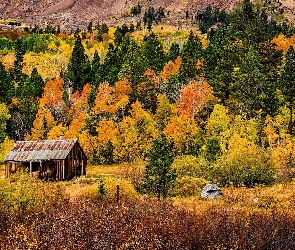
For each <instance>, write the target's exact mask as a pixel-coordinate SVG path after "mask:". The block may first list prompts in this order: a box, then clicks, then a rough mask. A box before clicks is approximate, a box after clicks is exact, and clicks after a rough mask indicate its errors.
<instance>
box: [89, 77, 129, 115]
mask: <svg viewBox="0 0 295 250" xmlns="http://www.w3.org/2000/svg"><path fill="white" fill-rule="evenodd" d="M130 92H131V86H130V84H129V83H128V82H127V81H126V80H122V81H119V82H117V83H116V85H115V87H111V86H109V84H108V83H106V82H105V83H102V84H100V85H99V87H98V91H97V94H96V99H95V105H94V107H93V109H92V112H93V113H94V114H96V115H98V114H105V115H107V114H111V116H115V115H116V113H117V112H118V110H120V109H124V108H125V107H126V105H127V104H128V102H129V97H128V95H129V93H130Z"/></svg>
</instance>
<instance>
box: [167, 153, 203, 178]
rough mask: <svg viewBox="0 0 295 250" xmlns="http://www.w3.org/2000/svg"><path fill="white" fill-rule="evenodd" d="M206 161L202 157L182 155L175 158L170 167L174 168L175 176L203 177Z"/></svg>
mask: <svg viewBox="0 0 295 250" xmlns="http://www.w3.org/2000/svg"><path fill="white" fill-rule="evenodd" d="M207 165H208V163H207V162H206V160H205V159H204V158H202V157H199V158H197V157H195V156H192V155H184V156H179V157H177V158H175V160H174V161H173V163H172V165H171V168H174V169H176V173H177V176H180V177H181V176H191V177H199V178H201V177H204V176H205V175H206V174H205V172H206V167H207Z"/></svg>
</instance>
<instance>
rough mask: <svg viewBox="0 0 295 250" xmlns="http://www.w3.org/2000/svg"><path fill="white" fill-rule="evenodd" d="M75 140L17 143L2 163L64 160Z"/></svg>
mask: <svg viewBox="0 0 295 250" xmlns="http://www.w3.org/2000/svg"><path fill="white" fill-rule="evenodd" d="M75 143H77V140H44V141H17V142H16V143H15V144H14V146H13V147H12V149H11V151H10V152H9V153H8V155H7V156H6V157H5V159H4V161H19V162H30V161H49V160H64V159H65V158H66V157H67V156H68V154H69V153H70V151H71V149H72V148H73V147H74V145H75Z"/></svg>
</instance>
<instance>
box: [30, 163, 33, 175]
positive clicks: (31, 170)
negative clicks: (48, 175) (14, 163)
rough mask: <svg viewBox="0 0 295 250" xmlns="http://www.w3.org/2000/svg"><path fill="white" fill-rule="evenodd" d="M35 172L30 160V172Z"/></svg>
mask: <svg viewBox="0 0 295 250" xmlns="http://www.w3.org/2000/svg"><path fill="white" fill-rule="evenodd" d="M32 172H33V165H32V162H31V161H30V174H31V173H32Z"/></svg>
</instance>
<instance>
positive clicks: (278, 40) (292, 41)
mask: <svg viewBox="0 0 295 250" xmlns="http://www.w3.org/2000/svg"><path fill="white" fill-rule="evenodd" d="M271 42H272V43H274V44H275V45H276V46H277V49H278V50H283V51H284V52H287V50H288V49H289V47H290V46H291V45H292V46H293V47H294V48H295V35H293V36H291V37H290V38H287V37H286V36H285V35H284V34H280V35H278V36H277V37H275V38H273V39H272V41H271Z"/></svg>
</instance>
